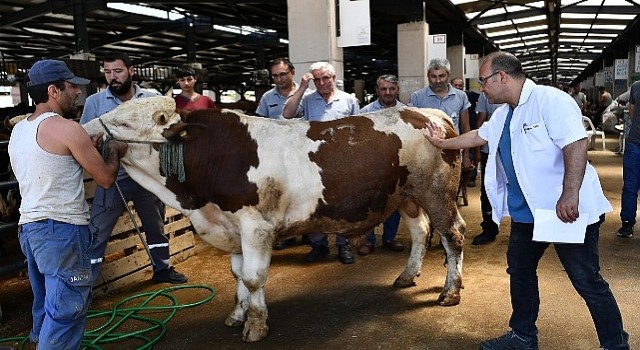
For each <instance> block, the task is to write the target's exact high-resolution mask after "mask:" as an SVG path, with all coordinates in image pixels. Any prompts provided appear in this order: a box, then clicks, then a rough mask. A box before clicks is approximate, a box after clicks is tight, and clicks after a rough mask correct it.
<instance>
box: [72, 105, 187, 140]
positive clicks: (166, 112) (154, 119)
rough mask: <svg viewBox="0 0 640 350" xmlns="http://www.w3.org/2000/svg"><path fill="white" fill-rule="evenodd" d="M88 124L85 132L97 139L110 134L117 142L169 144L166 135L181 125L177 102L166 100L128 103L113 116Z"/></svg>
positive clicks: (117, 109)
mask: <svg viewBox="0 0 640 350" xmlns="http://www.w3.org/2000/svg"><path fill="white" fill-rule="evenodd" d="M99 119H100V120H101V121H102V123H104V126H103V125H102V124H101V123H100V121H99V120H98V119H94V120H92V121H90V122H88V123H86V124H84V125H83V126H84V128H85V129H86V130H87V132H88V133H89V135H91V136H93V135H96V134H98V133H100V132H102V133H104V134H105V136H106V135H107V134H108V132H107V131H106V130H105V127H106V129H108V130H109V132H110V133H111V134H112V135H113V137H114V138H115V139H117V140H130V141H149V142H166V141H167V139H166V138H165V137H164V136H163V135H162V132H163V131H164V130H165V129H167V128H169V127H170V126H171V125H173V124H176V123H179V122H180V115H179V114H178V113H176V103H175V101H174V100H173V99H172V98H170V97H166V96H158V97H149V98H141V99H135V100H130V101H127V102H125V103H123V104H121V105H120V106H118V107H117V108H116V109H114V110H112V111H111V112H109V113H106V114H104V115H102V116H100V118H99Z"/></svg>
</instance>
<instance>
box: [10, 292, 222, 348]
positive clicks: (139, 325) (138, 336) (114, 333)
mask: <svg viewBox="0 0 640 350" xmlns="http://www.w3.org/2000/svg"><path fill="white" fill-rule="evenodd" d="M181 289H201V290H205V291H208V294H207V295H206V297H205V298H203V299H202V300H199V301H196V302H193V303H188V304H179V303H178V300H177V298H176V296H174V295H173V294H171V293H172V292H174V291H177V290H181ZM190 295H191V294H190ZM215 295H216V291H215V289H213V288H212V287H210V286H207V285H179V286H172V287H168V288H164V289H161V290H158V291H151V292H146V293H140V294H135V295H132V296H130V297H127V298H125V299H123V300H121V301H120V302H118V303H117V304H116V305H115V306H114V307H113V309H111V310H89V312H88V316H87V324H88V325H93V324H95V323H96V322H95V320H97V319H106V321H105V322H104V323H102V325H99V326H97V327H96V328H93V329H87V330H86V331H85V333H84V337H83V338H82V347H81V348H82V349H97V350H101V349H102V347H101V345H104V344H113V343H121V345H122V347H126V348H134V346H136V347H135V349H139V350H143V349H151V348H152V347H153V345H154V344H155V343H157V342H158V341H160V339H162V337H164V335H165V333H166V324H167V323H168V322H169V320H171V319H172V318H173V316H174V315H175V314H176V313H177V312H178V310H180V309H186V308H190V307H194V306H198V305H201V304H204V303H206V302H208V301H210V300H211V299H213V297H214V296H215ZM140 300H143V301H142V302H141V303H140V304H139V305H137V306H129V305H133V304H135V303H136V302H139V301H140ZM154 315H155V316H158V315H161V316H162V317H163V318H158V317H153V316H154ZM92 320H93V321H92ZM132 328H136V329H137V330H135V331H127V332H125V331H122V329H127V330H130V329H132ZM28 343H29V337H28V336H17V337H10V338H4V339H0V345H2V344H5V345H10V346H17V349H19V350H21V349H24V348H25V346H26V345H27V344H28ZM125 344H126V345H125ZM131 344H136V345H131Z"/></svg>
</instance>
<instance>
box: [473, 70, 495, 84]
mask: <svg viewBox="0 0 640 350" xmlns="http://www.w3.org/2000/svg"><path fill="white" fill-rule="evenodd" d="M498 73H500V71H496V72H494V73H493V74H491V75H490V76H488V77H480V78H478V84H480V86H482V85H484V83H486V82H487V79H489V78H491V77H492V76H494V75H496V74H498Z"/></svg>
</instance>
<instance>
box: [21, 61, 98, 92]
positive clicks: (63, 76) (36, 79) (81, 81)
mask: <svg viewBox="0 0 640 350" xmlns="http://www.w3.org/2000/svg"><path fill="white" fill-rule="evenodd" d="M58 80H64V81H67V82H69V83H71V84H76V85H87V84H89V82H90V80H89V79H85V78H80V77H77V76H75V74H73V72H71V70H70V69H69V67H67V64H66V63H64V62H63V61H58V60H41V61H38V62H36V63H34V64H33V66H32V67H31V69H29V86H33V85H40V84H46V83H51V82H54V81H58Z"/></svg>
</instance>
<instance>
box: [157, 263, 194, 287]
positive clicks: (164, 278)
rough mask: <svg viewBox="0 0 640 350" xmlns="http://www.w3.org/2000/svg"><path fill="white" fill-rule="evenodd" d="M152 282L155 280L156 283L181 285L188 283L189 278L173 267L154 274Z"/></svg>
mask: <svg viewBox="0 0 640 350" xmlns="http://www.w3.org/2000/svg"><path fill="white" fill-rule="evenodd" d="M151 280H153V281H154V282H167V283H173V284H179V283H185V282H187V276H185V275H183V274H181V273H180V272H178V271H176V269H175V268H174V267H173V266H171V267H170V268H168V269H165V270H160V271H156V272H154V273H153V277H151Z"/></svg>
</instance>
